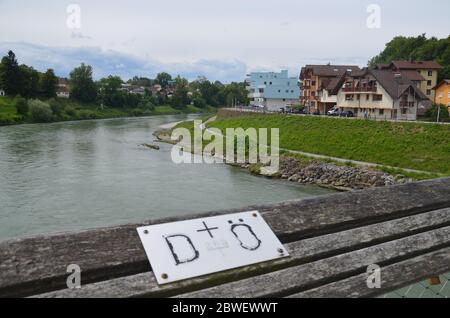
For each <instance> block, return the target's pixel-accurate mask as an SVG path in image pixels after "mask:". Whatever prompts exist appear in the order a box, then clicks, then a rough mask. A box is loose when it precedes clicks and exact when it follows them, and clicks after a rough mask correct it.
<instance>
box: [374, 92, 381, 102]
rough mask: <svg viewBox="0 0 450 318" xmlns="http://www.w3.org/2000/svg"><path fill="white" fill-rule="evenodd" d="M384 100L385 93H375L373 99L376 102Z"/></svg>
mask: <svg viewBox="0 0 450 318" xmlns="http://www.w3.org/2000/svg"><path fill="white" fill-rule="evenodd" d="M382 100H383V95H380V94H374V95H373V101H374V102H381V101H382Z"/></svg>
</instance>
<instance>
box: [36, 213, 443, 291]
mask: <svg viewBox="0 0 450 318" xmlns="http://www.w3.org/2000/svg"><path fill="white" fill-rule="evenodd" d="M445 224H447V225H450V209H443V210H438V211H432V212H428V213H424V214H419V215H414V216H410V217H405V218H401V219H398V220H393V221H388V222H383V223H378V224H374V225H369V226H364V227H360V228H356V229H352V230H348V231H344V232H339V233H334V234H329V235H324V236H319V237H314V238H310V239H305V240H302V241H297V242H294V243H289V244H287V245H286V248H287V250H288V251H289V254H290V255H291V258H288V259H281V260H278V261H275V262H270V263H265V264H260V265H257V266H249V267H245V268H242V269H238V270H234V271H228V272H224V273H220V274H216V275H210V276H207V277H200V278H197V279H191V280H189V281H184V282H179V283H175V284H170V285H164V286H158V284H157V282H156V279H155V278H154V275H153V273H152V272H147V273H143V274H137V275H132V276H127V277H121V278H117V279H112V280H108V281H104V282H99V283H95V284H88V285H84V286H83V287H82V288H81V289H76V290H69V289H64V290H60V291H55V292H50V293H46V294H43V295H39V296H38V297H42V298H70V297H73V298H96V297H108V298H112V297H114V298H122V297H170V296H174V295H177V294H180V293H187V292H189V291H195V290H199V289H202V288H209V287H212V286H214V285H215V284H223V283H227V282H231V281H233V280H239V279H244V278H248V277H251V276H255V275H260V274H264V273H268V272H271V271H275V270H277V269H283V268H287V267H290V266H296V265H300V264H302V263H306V262H311V261H314V260H317V259H320V258H326V257H330V256H334V255H337V254H339V253H343V252H345V251H349V250H355V249H359V248H363V247H365V246H370V245H371V244H376V243H377V242H378V243H380V242H384V241H389V240H393V239H395V238H399V237H402V236H403V237H404V236H408V235H413V234H415V233H418V232H420V231H422V232H425V231H428V230H429V229H432V228H434V227H442V226H444V225H445Z"/></svg>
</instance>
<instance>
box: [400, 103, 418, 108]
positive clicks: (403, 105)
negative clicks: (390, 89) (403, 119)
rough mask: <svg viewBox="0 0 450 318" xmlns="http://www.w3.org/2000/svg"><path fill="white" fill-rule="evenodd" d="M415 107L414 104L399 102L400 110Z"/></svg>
mask: <svg viewBox="0 0 450 318" xmlns="http://www.w3.org/2000/svg"><path fill="white" fill-rule="evenodd" d="M414 106H416V103H415V102H400V107H401V108H408V107H414Z"/></svg>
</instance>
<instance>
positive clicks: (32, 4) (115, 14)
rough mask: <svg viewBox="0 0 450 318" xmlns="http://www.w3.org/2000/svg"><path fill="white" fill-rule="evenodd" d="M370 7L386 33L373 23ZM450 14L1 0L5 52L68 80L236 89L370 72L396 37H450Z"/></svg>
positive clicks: (343, 1)
mask: <svg viewBox="0 0 450 318" xmlns="http://www.w3.org/2000/svg"><path fill="white" fill-rule="evenodd" d="M71 4H76V5H78V6H79V8H80V9H81V13H80V27H81V28H77V27H78V26H77V22H78V19H77V16H78V15H77V14H76V13H74V12H75V11H70V10H69V11H70V12H69V13H68V8H69V9H73V7H70V5H71ZM370 4H377V5H378V6H379V8H381V27H380V28H369V27H368V25H367V19H368V17H369V15H370V14H371V13H368V12H367V9H368V6H369V5H370ZM449 12H450V1H448V0H432V1H418V0H395V1H392V0H369V1H366V0H339V1H335V0H320V1H311V0H308V1H303V0H226V1H225V0H224V1H218V0H189V1H187V0H163V1H156V0H146V1H145V0H127V1H121V0H115V1H107V0H90V1H88V0H78V1H77V0H71V1H65V0H33V1H32V0H0V53H1V54H2V55H3V54H5V53H6V52H7V51H8V50H9V49H12V50H14V51H15V53H16V54H17V56H18V58H19V60H20V62H21V63H26V64H29V65H32V66H34V67H35V68H37V69H39V70H43V69H46V68H49V67H51V68H54V69H55V70H56V72H57V73H58V74H59V75H61V76H66V75H67V74H68V73H69V72H70V70H71V69H72V68H74V67H75V66H77V65H78V64H79V63H81V62H86V63H88V64H91V65H92V66H94V70H95V76H96V77H97V78H99V77H103V76H107V75H109V74H115V75H120V76H122V77H123V78H125V79H126V78H129V77H132V76H133V75H138V76H147V77H153V76H154V75H155V74H156V73H158V72H160V71H168V72H170V73H172V74H173V75H177V74H181V75H182V76H186V77H188V78H189V79H195V78H196V77H197V76H199V75H204V76H207V77H208V78H210V79H212V80H216V79H217V80H221V81H224V82H229V81H233V80H243V79H244V78H245V74H246V73H247V72H249V71H254V70H274V71H276V70H279V69H288V70H289V71H290V72H291V73H295V74H292V75H297V73H298V72H299V70H300V68H301V66H302V65H304V64H306V63H328V62H331V63H346V64H357V65H365V64H366V63H367V61H368V59H370V58H371V57H372V56H374V55H376V54H378V53H379V52H380V51H381V50H382V49H383V47H384V45H385V43H386V42H388V41H389V40H390V39H391V38H392V37H394V36H396V35H408V36H411V35H414V36H415V35H419V34H421V33H427V35H428V36H436V37H441V38H442V37H447V36H448V35H449V33H450V19H449V18H448V13H449ZM371 21H373V20H371ZM68 22H69V24H68ZM69 26H71V27H69ZM74 26H75V27H74Z"/></svg>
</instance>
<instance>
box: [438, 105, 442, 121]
mask: <svg viewBox="0 0 450 318" xmlns="http://www.w3.org/2000/svg"><path fill="white" fill-rule="evenodd" d="M437 108H438V111H437V112H438V113H437V122H438V123H439V121H440V119H441V118H440V117H441V106H440V105H437Z"/></svg>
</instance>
